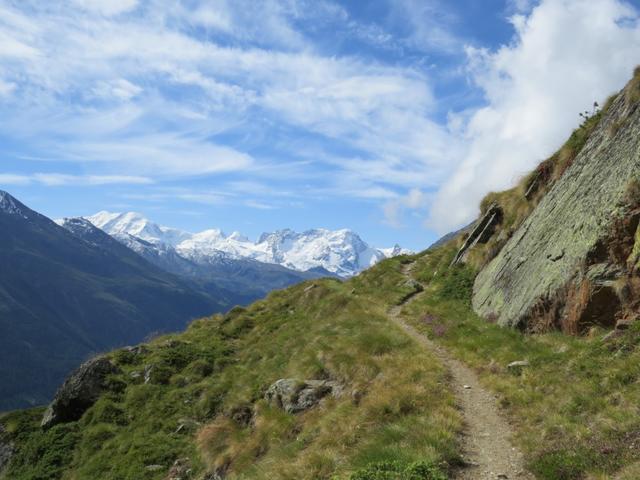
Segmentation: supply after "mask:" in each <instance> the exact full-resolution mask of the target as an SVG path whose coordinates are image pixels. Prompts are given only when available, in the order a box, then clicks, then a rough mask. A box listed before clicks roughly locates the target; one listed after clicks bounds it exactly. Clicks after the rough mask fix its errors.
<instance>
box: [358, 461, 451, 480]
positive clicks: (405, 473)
mask: <svg viewBox="0 0 640 480" xmlns="http://www.w3.org/2000/svg"><path fill="white" fill-rule="evenodd" d="M349 480H447V477H446V475H445V474H444V473H442V471H441V470H440V469H439V468H438V467H437V466H435V465H433V464H432V463H429V462H415V463H411V464H408V465H407V464H403V463H400V462H381V463H374V464H371V465H369V466H367V467H365V468H363V469H361V470H358V471H357V472H355V473H352V474H351V476H350V477H349Z"/></svg>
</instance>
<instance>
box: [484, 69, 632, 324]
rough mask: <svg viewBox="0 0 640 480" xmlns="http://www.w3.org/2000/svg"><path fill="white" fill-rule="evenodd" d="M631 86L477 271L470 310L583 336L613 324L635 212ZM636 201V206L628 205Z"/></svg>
mask: <svg viewBox="0 0 640 480" xmlns="http://www.w3.org/2000/svg"><path fill="white" fill-rule="evenodd" d="M637 88H638V82H637V81H633V82H631V83H630V84H629V85H628V86H627V87H626V89H625V91H623V93H622V94H619V95H617V96H616V98H615V99H614V100H613V102H612V103H611V105H610V106H609V108H608V109H607V111H606V112H604V114H603V116H602V118H601V119H600V121H599V124H598V126H597V127H596V128H595V130H594V131H593V132H592V133H591V135H590V136H589V139H588V140H587V142H586V143H585V145H584V147H583V148H582V150H581V151H580V153H579V154H578V155H577V157H576V158H575V160H574V161H573V163H572V164H571V165H570V166H569V167H568V169H567V170H566V171H565V172H564V174H563V175H562V176H561V177H560V178H559V179H558V180H557V181H556V182H555V183H554V184H553V186H552V187H551V189H550V190H549V192H547V193H546V195H545V196H544V197H543V198H542V200H541V201H540V203H539V204H538V206H537V207H536V208H535V209H534V210H533V212H532V213H531V214H530V215H529V217H528V218H527V219H526V220H525V221H524V222H523V223H522V225H521V226H520V227H519V228H518V229H517V230H516V231H515V233H514V234H513V236H512V237H511V238H510V239H509V240H508V242H507V243H506V245H505V246H504V247H503V248H502V250H501V251H500V252H499V253H498V255H497V256H496V257H495V258H494V259H493V260H492V261H491V262H490V263H489V264H488V265H487V266H486V267H485V268H484V269H483V270H482V271H481V272H480V273H479V275H478V276H477V278H476V281H475V285H474V294H473V307H474V309H475V310H476V312H477V313H479V314H480V315H482V316H484V317H487V318H491V319H492V320H495V321H497V322H498V323H499V324H501V325H507V326H513V327H519V328H522V329H525V330H530V331H539V330H543V329H548V328H554V327H555V328H561V329H563V330H565V331H567V332H569V333H581V331H582V330H583V329H584V328H586V327H587V326H589V325H592V324H605V325H611V326H613V324H615V320H614V317H615V316H616V315H619V313H620V312H619V311H620V309H621V308H622V307H621V301H620V299H619V292H618V286H617V285H616V281H617V280H618V279H620V278H622V277H624V275H626V272H625V270H626V265H625V263H626V262H625V259H624V257H625V255H628V254H630V252H629V250H630V249H632V248H633V238H634V233H635V230H636V228H637V225H638V218H639V217H640V215H638V211H637V206H638V205H634V204H633V203H634V202H633V201H630V199H629V191H630V189H631V190H633V186H634V184H636V185H637V182H638V181H639V180H640V108H638V103H637V101H636V99H637V95H635V93H634V92H635V91H634V92H632V93H634V94H633V95H631V94H630V89H637ZM636 201H637V200H636Z"/></svg>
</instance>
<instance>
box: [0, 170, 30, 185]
mask: <svg viewBox="0 0 640 480" xmlns="http://www.w3.org/2000/svg"><path fill="white" fill-rule="evenodd" d="M30 182H31V178H29V176H28V175H15V174H12V173H0V185H28V184H29V183H30Z"/></svg>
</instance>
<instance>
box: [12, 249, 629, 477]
mask: <svg viewBox="0 0 640 480" xmlns="http://www.w3.org/2000/svg"><path fill="white" fill-rule="evenodd" d="M455 247H456V245H455V242H454V243H450V244H448V245H446V246H444V247H441V248H439V249H436V250H433V251H429V252H426V253H425V254H422V255H418V256H416V257H414V259H415V260H416V262H417V263H416V265H415V267H414V269H413V275H414V276H415V278H416V279H418V280H419V281H420V282H421V283H422V284H423V285H425V286H426V292H425V293H424V294H423V295H421V296H419V297H418V298H417V299H416V300H415V301H414V302H412V303H410V304H408V305H407V306H405V307H404V309H403V312H402V314H403V315H404V316H405V318H406V320H407V321H408V322H410V323H412V324H414V325H415V326H416V327H417V328H418V329H420V330H421V331H422V332H424V333H425V334H426V335H428V336H430V337H431V338H433V340H435V341H436V342H439V343H441V344H443V345H444V346H446V347H447V348H448V349H449V350H450V352H451V353H452V354H453V355H455V356H457V357H458V358H460V359H462V360H464V361H465V362H466V363H467V364H469V365H471V366H472V367H474V368H475V369H476V370H477V371H478V373H479V375H480V378H481V380H482V382H483V383H484V384H485V385H486V386H487V387H488V388H490V389H492V390H493V391H495V392H496V394H497V395H498V397H499V398H500V402H501V404H502V406H503V407H504V408H505V412H506V413H507V414H508V415H509V417H510V419H511V421H512V423H513V426H514V429H515V432H516V441H517V443H518V444H519V445H520V446H521V448H522V449H523V451H524V452H525V455H526V458H527V460H528V464H529V467H530V469H531V470H532V472H534V473H535V475H536V477H537V478H541V479H549V480H551V479H579V478H591V479H604V478H613V476H612V475H613V473H614V472H617V471H622V472H624V470H621V469H623V468H626V469H627V473H621V474H620V475H621V476H620V477H616V478H620V479H631V478H637V476H634V475H636V474H637V467H636V466H635V465H634V464H635V462H636V461H638V460H639V459H638V449H637V441H638V435H639V434H640V417H639V416H638V405H640V386H639V384H638V378H639V374H640V369H639V368H638V364H639V362H638V361H639V360H640V349H639V348H638V344H639V343H640V329H639V328H632V329H630V330H629V331H627V332H626V333H625V334H624V335H623V336H621V337H619V338H617V339H616V340H614V341H611V342H603V341H602V340H601V334H602V333H604V332H595V331H594V332H593V334H592V336H591V337H585V338H575V337H567V336H563V335H561V334H557V333H553V334H544V335H537V336H526V335H523V334H521V333H520V332H517V331H513V330H507V329H503V328H500V327H497V326H496V325H492V324H490V323H487V322H486V321H484V320H482V319H480V318H478V317H476V316H475V315H474V314H473V312H472V311H471V308H470V293H471V285H472V282H473V278H474V275H475V272H474V271H473V270H472V268H471V267H465V266H462V267H455V268H453V269H450V268H447V266H448V265H449V262H450V261H451V258H452V257H453V255H454V252H455ZM409 260H410V259H409V258H407V257H403V258H397V259H392V260H388V261H385V262H382V263H381V264H380V265H378V266H376V267H373V268H372V269H370V270H368V271H366V272H365V273H363V274H361V275H360V276H358V277H356V278H354V279H351V280H349V281H347V282H344V283H341V282H339V281H335V280H318V281H314V282H308V283H306V284H301V285H298V286H296V287H292V288H289V289H287V290H283V291H279V292H275V293H272V294H271V295H270V296H269V297H268V298H267V299H265V300H263V301H259V302H257V303H255V304H253V305H252V306H250V307H248V308H247V309H246V310H245V309H240V308H237V309H234V310H233V311H231V312H230V313H229V314H227V315H225V316H215V317H211V318H206V319H202V320H199V321H196V322H194V323H193V324H192V325H191V326H190V328H189V329H188V330H187V331H186V332H185V333H184V334H181V335H171V336H167V337H162V338H159V339H157V340H155V341H153V342H152V343H150V344H149V345H148V346H147V349H146V350H145V352H144V353H142V354H140V355H137V356H136V355H133V354H131V353H127V352H124V351H117V352H114V353H113V354H112V358H113V359H114V361H115V362H116V363H118V365H120V367H121V368H122V369H123V371H124V373H123V374H122V375H118V376H115V377H114V378H113V379H112V382H111V383H112V385H113V386H112V389H111V391H110V392H109V393H107V394H105V395H104V396H103V397H102V398H101V399H100V400H99V401H98V403H97V404H96V405H95V406H94V407H92V408H91V409H90V410H89V411H88V412H87V413H86V414H85V415H84V417H83V418H82V419H81V420H80V421H79V422H76V423H70V424H67V425H61V426H57V427H55V428H53V429H51V430H49V431H48V432H42V431H41V430H40V429H39V428H38V425H37V424H38V421H39V417H40V414H41V411H37V410H36V411H23V412H15V413H11V414H8V415H6V416H5V417H4V418H3V419H2V423H3V424H4V425H5V426H6V429H7V430H8V431H9V432H10V434H11V435H13V436H14V438H15V439H16V443H17V445H18V453H17V454H16V456H15V457H14V459H13V461H12V464H11V466H10V469H9V471H8V472H7V474H6V477H5V478H11V479H12V480H14V479H15V480H21V479H40V478H51V479H53V478H63V479H77V480H81V479H94V478H100V479H105V480H107V479H162V478H165V476H166V473H167V471H168V469H169V468H170V466H171V464H172V463H173V462H174V461H175V460H176V459H178V458H184V457H188V458H189V459H190V462H191V466H192V468H193V476H192V478H195V479H199V478H205V477H204V474H205V473H206V472H213V471H216V470H224V471H226V473H227V477H226V478H231V479H307V478H309V479H311V478H314V479H316V478H317V479H332V478H338V479H347V478H353V479H379V478H380V479H397V478H400V479H403V478H406V479H409V478H415V479H420V478H426V479H429V478H441V477H438V476H437V475H435V474H434V473H433V471H432V470H431V473H417V474H415V471H419V470H420V469H419V468H418V469H417V470H414V473H407V474H401V473H389V472H387V473H380V472H379V471H378V472H377V473H376V470H377V469H378V470H379V467H375V466H374V465H376V464H378V463H379V462H395V464H393V465H394V466H393V467H389V468H388V469H395V470H398V471H400V470H405V469H407V468H409V466H410V465H411V464H412V463H413V462H420V461H422V462H424V463H423V464H422V467H424V472H427V471H428V469H427V466H429V469H431V468H432V467H433V468H437V469H438V470H439V471H440V472H441V473H446V471H447V470H448V469H450V468H451V467H453V466H455V465H456V464H457V463H458V462H459V459H460V438H461V437H460V436H459V435H460V433H461V430H462V425H461V416H460V412H458V411H457V410H456V408H455V402H454V398H453V397H452V394H451V391H450V389H449V388H448V385H447V376H446V372H444V371H443V369H442V367H441V366H440V365H439V364H438V363H437V361H436V360H435V358H434V357H433V356H431V355H430V354H429V353H428V352H425V351H424V350H422V349H420V347H418V346H417V345H416V344H414V343H413V342H412V341H411V340H409V339H408V338H407V337H405V336H404V334H403V333H402V332H401V331H400V330H398V329H397V328H396V327H395V326H394V325H393V324H391V323H390V322H389V321H388V319H387V318H386V315H385V313H386V312H387V310H388V309H389V308H390V306H392V305H395V304H397V303H399V301H400V299H401V298H402V297H403V296H404V295H406V294H407V293H409V291H410V287H408V286H406V279H405V278H404V277H403V276H402V274H401V272H400V270H401V266H402V265H401V263H402V262H406V261H409ZM311 285H314V286H313V287H311ZM515 360H528V361H529V363H530V366H529V367H525V368H523V369H520V370H518V371H510V370H509V369H507V368H506V365H507V364H508V363H510V362H512V361H515ZM145 365H154V374H153V375H154V376H153V378H152V381H151V382H150V383H149V384H144V383H143V382H142V380H141V378H140V377H137V378H133V377H135V376H136V374H137V373H140V372H142V371H143V370H144V367H145ZM132 374H133V375H132ZM289 377H290V378H298V379H319V378H330V379H333V380H337V381H339V382H340V383H341V384H342V385H344V393H343V394H342V395H341V396H340V397H339V398H327V399H325V400H324V401H323V402H322V403H321V405H320V406H318V407H315V408H313V409H311V410H309V411H307V412H304V413H301V414H296V415H293V414H286V413H284V412H282V411H280V410H279V409H277V408H273V407H270V406H269V405H267V403H266V402H265V401H264V400H263V396H264V392H265V390H266V388H267V387H268V386H269V385H270V384H271V383H272V382H274V381H275V380H277V379H279V378H289ZM247 408H248V409H250V411H252V412H253V414H254V417H253V420H252V422H250V424H249V425H246V424H243V423H242V422H238V421H237V420H234V412H238V411H242V409H245V410H246V409H247ZM181 425H182V428H179V427H180V426H181ZM151 465H159V466H160V467H157V468H158V469H157V470H154V469H153V468H156V467H153V468H152V469H149V468H147V467H149V466H151ZM422 467H421V468H422ZM414 468H417V467H414ZM634 469H636V470H634ZM634 472H635V473H634ZM414 475H422V476H414ZM625 475H626V476H625Z"/></svg>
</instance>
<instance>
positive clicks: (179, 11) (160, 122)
mask: <svg viewBox="0 0 640 480" xmlns="http://www.w3.org/2000/svg"><path fill="white" fill-rule="evenodd" d="M194 4H195V5H199V6H197V7H196V8H194V9H188V8H187V7H186V6H185V5H186V4H176V3H174V2H167V1H164V0H157V1H155V2H151V3H150V4H148V3H146V2H140V4H138V5H135V4H134V2H115V3H114V4H113V9H112V10H110V11H108V12H107V11H104V10H103V8H105V7H104V5H107V3H102V2H95V1H92V2H88V3H87V2H84V3H83V6H84V10H80V11H79V10H77V9H76V10H64V9H62V8H61V9H60V11H59V12H56V13H57V14H55V15H54V14H52V13H51V12H52V11H51V10H47V9H40V8H37V7H34V9H33V11H32V12H29V14H27V13H25V12H22V11H21V10H20V9H18V8H11V7H2V9H1V10H2V11H1V12H0V13H2V14H5V13H6V14H7V17H6V18H10V19H11V21H10V22H8V24H7V25H4V26H3V23H2V21H0V35H2V34H6V35H8V36H10V37H11V38H13V39H18V40H19V41H20V43H21V45H24V46H25V47H26V48H27V50H26V51H24V52H22V56H21V57H20V58H21V60H20V61H19V62H17V63H12V64H7V69H8V76H7V77H6V78H7V82H14V83H15V85H16V87H15V90H14V93H18V94H19V95H15V96H16V97H18V98H19V99H20V102H21V104H22V105H21V108H19V112H18V114H17V115H16V114H15V111H16V109H15V108H13V109H12V121H11V122H10V124H8V125H5V126H3V127H2V128H3V130H4V132H5V133H10V134H13V135H15V136H16V137H17V138H18V139H19V141H20V142H22V143H23V144H29V145H32V146H34V147H37V148H38V149H39V150H41V151H43V152H46V155H50V154H51V153H52V152H53V153H55V154H56V157H55V159H56V160H63V161H74V162H79V163H82V164H85V165H88V167H86V168H91V163H92V162H94V163H95V162H101V163H102V164H104V165H109V164H110V165H112V170H113V172H114V173H122V172H125V173H128V174H133V175H152V176H153V175H187V176H189V175H209V174H213V173H219V172H226V171H234V170H235V171H247V169H249V168H251V169H252V170H251V171H252V172H254V173H256V172H263V173H264V172H269V171H275V170H274V165H272V164H269V162H266V161H265V160H264V159H255V158H251V157H250V156H249V155H248V154H246V153H243V152H242V151H241V149H242V147H241V146H239V147H237V149H236V148H233V147H232V146H224V145H221V144H219V143H218V142H216V141H215V137H216V136H217V135H219V134H223V133H226V132H228V131H233V130H235V131H247V130H249V129H251V128H253V123H254V121H255V118H258V119H267V120H266V122H268V125H267V127H266V128H273V125H283V126H285V127H286V128H295V129H300V130H306V131H307V132H311V133H313V134H314V135H317V136H318V138H322V139H327V140H329V141H330V142H335V143H337V144H339V145H340V146H341V147H345V148H348V149H350V150H357V151H358V158H359V159H358V160H355V161H345V162H342V158H341V157H336V156H333V158H327V159H326V162H325V163H327V164H328V165H329V168H330V169H331V170H332V171H331V172H328V174H331V175H336V174H337V175H340V172H341V171H343V170H347V171H349V172H351V173H352V174H353V175H360V176H367V172H369V171H370V172H372V173H373V174H375V175H376V176H377V178H376V179H374V178H373V177H371V179H372V180H374V181H376V182H380V181H384V182H387V181H390V182H399V183H401V184H402V185H403V186H405V187H407V188H410V187H413V186H416V185H417V182H418V181H419V180H423V181H425V182H429V183H430V184H433V183H435V182H437V179H438V178H441V177H442V175H443V172H444V171H445V170H446V168H443V165H446V159H447V157H448V151H449V148H448V145H447V141H446V130H445V129H443V128H442V127H440V126H438V124H437V123H436V122H434V121H432V120H430V119H429V118H428V117H429V114H430V112H432V111H433V109H434V108H435V101H434V98H433V94H432V91H431V86H430V82H429V79H428V78H427V77H426V76H425V75H423V74H421V73H418V72H416V71H415V70H413V69H411V68H405V67H401V66H388V65H383V64H379V63H377V62H374V61H364V60H362V59H359V58H356V57H350V56H341V57H332V56H327V55H322V54H320V53H318V52H317V51H315V50H314V49H313V48H312V46H309V44H308V42H307V40H306V39H305V38H303V36H302V34H301V33H300V32H298V31H297V30H296V29H294V27H293V26H292V25H293V24H294V21H295V20H297V19H300V18H303V17H305V15H310V13H309V12H320V14H323V15H324V14H326V15H331V16H332V17H331V18H334V19H335V18H337V19H340V18H342V16H344V12H343V11H342V10H341V9H340V8H337V7H336V8H337V9H336V8H333V10H332V8H331V7H332V5H331V4H330V3H324V2H305V1H303V0H299V1H295V0H291V1H287V2H275V1H266V2H264V3H261V4H260V5H259V8H258V7H256V8H258V11H257V12H256V11H254V10H252V9H251V8H249V7H251V6H254V5H255V2H244V3H243V2H225V1H217V2H211V3H209V2H202V3H200V4H198V3H197V2H195V3H194ZM109 5H111V4H109ZM134 7H137V8H138V10H136V12H138V11H140V12H141V15H140V16H138V15H137V14H136V15H123V16H118V17H117V18H113V19H112V18H108V17H105V15H111V14H114V15H115V14H116V13H122V12H126V11H127V10H130V9H133V8H134ZM147 7H148V8H147ZM202 9H203V10H202ZM200 10H202V12H204V13H203V16H201V17H200V16H199V14H198V12H200ZM327 12H329V13H327ZM343 20H344V21H346V22H352V20H350V19H348V18H344V19H343ZM197 22H200V23H203V22H204V23H208V24H209V27H211V28H214V27H215V28H216V29H218V30H221V31H224V32H226V34H228V35H229V36H231V37H232V38H233V39H234V41H232V42H225V46H222V44H220V43H216V42H215V41H213V40H212V39H211V38H209V37H208V36H204V37H198V36H194V35H193V34H192V33H193V30H192V29H191V28H190V27H189V26H190V25H192V24H194V23H197ZM185 25H186V26H185ZM183 27H184V28H183ZM244 42H247V43H246V44H245V43H244ZM240 45H242V46H240ZM256 45H266V46H265V47H257V46H256ZM27 51H28V52H34V53H33V54H27ZM177 89H179V92H180V96H179V101H177V100H174V99H173V97H172V95H174V94H175V92H176V91H178V90H177ZM96 99H97V100H98V101H99V102H101V103H100V104H99V105H95V103H94V102H95V101H96ZM0 114H1V112H0ZM266 122H265V123H266ZM276 128H281V127H280V126H278V127H276ZM257 133H258V136H265V132H257ZM246 135H247V136H248V135H249V134H246ZM266 136H267V137H268V134H267V135H266ZM253 138H256V136H253ZM253 138H252V140H253ZM287 141H289V142H291V143H293V142H294V140H293V139H287ZM251 146H253V147H255V145H251ZM258 146H260V145H258ZM280 148H281V149H283V150H286V152H287V154H289V155H291V156H296V155H298V156H304V155H305V151H306V146H305V145H302V146H301V148H300V150H299V151H292V150H291V148H289V146H287V145H280ZM40 156H44V154H40ZM354 156H355V155H354ZM328 157H332V156H328ZM287 161H289V160H287ZM291 161H292V162H293V161H295V160H291ZM281 162H284V160H281ZM265 164H266V165H265ZM361 164H363V165H367V166H368V165H371V167H372V168H361ZM407 168H408V169H410V171H409V172H407V171H406V169H407ZM356 170H359V171H357V172H356ZM427 170H429V173H426V172H427ZM278 171H279V172H280V171H281V169H280V170H278ZM109 173H111V172H109Z"/></svg>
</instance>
